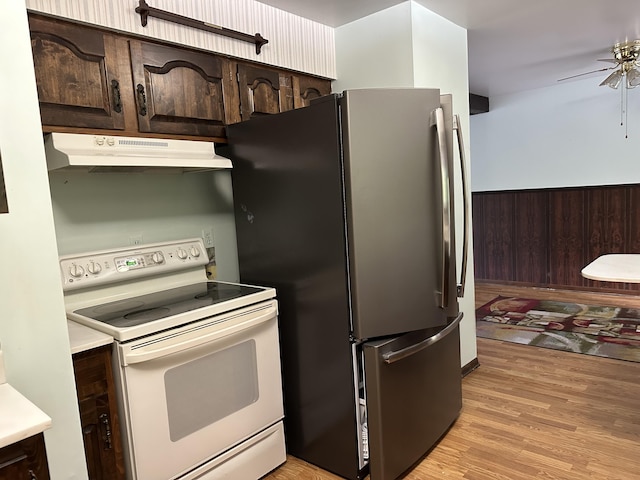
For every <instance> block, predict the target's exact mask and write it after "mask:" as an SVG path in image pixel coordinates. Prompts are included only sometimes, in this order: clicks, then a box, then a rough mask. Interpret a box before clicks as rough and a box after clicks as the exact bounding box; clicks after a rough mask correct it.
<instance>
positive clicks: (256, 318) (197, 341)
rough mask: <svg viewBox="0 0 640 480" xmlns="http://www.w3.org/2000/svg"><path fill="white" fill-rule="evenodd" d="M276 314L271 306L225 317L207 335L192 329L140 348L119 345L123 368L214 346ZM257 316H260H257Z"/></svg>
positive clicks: (169, 335)
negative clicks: (213, 343)
mask: <svg viewBox="0 0 640 480" xmlns="http://www.w3.org/2000/svg"><path fill="white" fill-rule="evenodd" d="M277 311H278V309H277V306H276V305H275V304H271V305H269V306H266V307H261V308H259V309H254V310H250V311H248V312H246V311H245V312H243V313H241V314H238V315H235V316H231V317H227V318H225V320H224V323H222V324H221V323H218V322H216V328H213V329H212V330H211V331H210V332H203V331H202V330H203V327H202V326H194V327H193V329H191V330H186V331H183V332H180V334H173V335H171V334H170V333H169V334H168V335H167V336H165V337H163V338H162V339H159V340H157V341H155V342H147V343H145V344H144V345H143V346H135V345H134V346H130V345H121V346H120V348H121V352H122V356H121V358H122V366H123V367H126V366H127V365H132V364H136V363H142V362H148V361H150V360H155V359H156V358H160V357H165V356H167V355H171V354H173V353H177V352H181V351H184V350H187V349H189V348H194V347H198V346H200V345H204V344H205V343H210V342H215V341H216V340H219V339H221V338H223V337H228V336H229V335H233V334H235V333H238V332H241V331H243V330H248V329H250V328H254V327H256V326H258V325H260V324H262V323H265V322H267V321H268V320H270V319H272V318H276V316H277ZM257 313H259V314H258V315H256V314H257ZM205 328H206V327H205Z"/></svg>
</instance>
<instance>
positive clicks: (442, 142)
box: [431, 107, 451, 308]
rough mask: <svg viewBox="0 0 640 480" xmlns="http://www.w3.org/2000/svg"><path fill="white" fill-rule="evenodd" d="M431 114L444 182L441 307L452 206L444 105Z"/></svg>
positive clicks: (446, 295)
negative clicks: (450, 201) (450, 203)
mask: <svg viewBox="0 0 640 480" xmlns="http://www.w3.org/2000/svg"><path fill="white" fill-rule="evenodd" d="M431 115H432V121H431V123H432V125H433V124H434V123H435V125H436V134H437V135H436V136H437V138H438V156H439V157H440V181H441V183H442V266H441V267H442V294H441V297H440V307H442V308H447V307H448V306H449V294H450V292H449V265H450V262H451V207H450V205H449V158H448V155H447V133H446V127H445V122H444V110H443V109H442V107H440V108H436V109H435V110H434V111H433V112H432V113H431ZM434 117H435V118H434ZM434 120H435V121H434Z"/></svg>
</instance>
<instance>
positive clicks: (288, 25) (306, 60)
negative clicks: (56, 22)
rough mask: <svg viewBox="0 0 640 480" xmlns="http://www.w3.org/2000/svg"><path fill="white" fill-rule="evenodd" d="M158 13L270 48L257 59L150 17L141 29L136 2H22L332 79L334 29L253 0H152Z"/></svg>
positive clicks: (244, 49)
mask: <svg viewBox="0 0 640 480" xmlns="http://www.w3.org/2000/svg"><path fill="white" fill-rule="evenodd" d="M149 4H150V6H152V7H153V8H157V9H160V10H165V11H167V12H171V13H177V14H179V15H182V16H185V17H189V18H193V19H195V20H201V21H203V22H207V23H211V24H214V25H219V26H222V27H225V28H229V29H231V30H236V31H239V32H242V33H247V34H249V35H254V34H255V33H260V34H261V35H262V37H263V38H266V39H267V40H269V43H268V44H266V45H265V46H263V47H262V51H261V53H260V54H256V51H255V45H254V44H252V43H247V42H243V41H240V40H235V39H232V38H229V37H225V36H221V35H216V34H214V33H211V32H205V31H202V30H198V29H195V28H189V27H184V26H182V25H177V24H175V23H172V22H168V21H164V20H160V19H158V18H154V17H149V21H148V23H147V26H146V27H143V26H142V25H141V24H140V15H138V14H137V13H135V8H136V7H137V6H138V2H137V1H135V0H109V1H105V0H82V1H78V0H58V1H55V2H53V1H51V0H27V7H28V8H29V9H33V10H36V11H40V12H43V13H49V14H52V15H56V16H60V17H66V18H70V19H74V20H77V21H80V22H85V23H90V24H94V25H100V26H103V27H108V28H112V29H114V30H120V31H123V32H128V33H131V34H134V35H139V36H143V37H150V38H156V39H161V40H165V41H168V42H174V43H177V44H180V45H189V46H192V47H196V48H200V49H203V50H209V51H212V52H218V53H223V54H226V55H230V56H232V57H237V58H245V59H248V60H252V61H255V62H259V63H265V64H268V65H275V66H279V67H284V68H290V69H292V70H297V71H300V72H307V73H311V74H315V75H319V76H322V77H327V78H335V56H334V55H335V47H334V39H333V28H331V27H327V26H326V25H322V24H320V23H316V22H312V21H311V20H307V19H305V18H302V17H298V16H297V15H293V14H291V13H287V12H284V11H282V10H278V9H277V8H273V7H270V6H268V5H265V4H264V3H260V2H256V1H254V0H190V1H181V0H153V1H151V2H149Z"/></svg>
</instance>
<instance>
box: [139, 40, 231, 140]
mask: <svg viewBox="0 0 640 480" xmlns="http://www.w3.org/2000/svg"><path fill="white" fill-rule="evenodd" d="M130 50H131V70H132V72H133V83H134V95H135V100H136V112H137V116H138V126H139V129H140V131H141V132H153V133H170V134H184V135H199V136H222V135H223V134H224V124H225V109H224V99H223V87H222V80H223V76H224V73H223V72H224V68H225V67H226V68H228V66H227V64H226V62H224V61H223V58H222V57H218V56H215V55H211V54H208V53H202V52H196V51H191V50H187V49H183V48H177V47H175V48H174V47H169V46H163V45H157V44H153V43H147V42H140V41H135V40H131V41H130Z"/></svg>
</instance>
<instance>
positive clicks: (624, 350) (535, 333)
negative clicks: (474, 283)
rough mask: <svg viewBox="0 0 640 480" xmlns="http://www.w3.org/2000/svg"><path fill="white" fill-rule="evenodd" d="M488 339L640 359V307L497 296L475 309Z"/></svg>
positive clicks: (478, 324)
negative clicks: (605, 305)
mask: <svg viewBox="0 0 640 480" xmlns="http://www.w3.org/2000/svg"><path fill="white" fill-rule="evenodd" d="M476 327H477V335H478V336H479V337H483V338H492V339H495V340H504V341H507V342H513V343H521V344H524V345H534V346H536V347H545V348H553V349H555V350H565V351H568V352H576V353H584V354H587V355H597V356H599V357H608V358H616V359H619V360H628V361H632V362H640V309H636V308H622V307H604V306H596V305H583V304H579V303H566V302H556V301H553V300H532V299H529V298H518V297H502V296H499V297H496V298H494V299H493V300H491V301H490V302H489V303H487V304H486V305H483V306H482V307H480V308H479V309H478V310H476Z"/></svg>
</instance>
